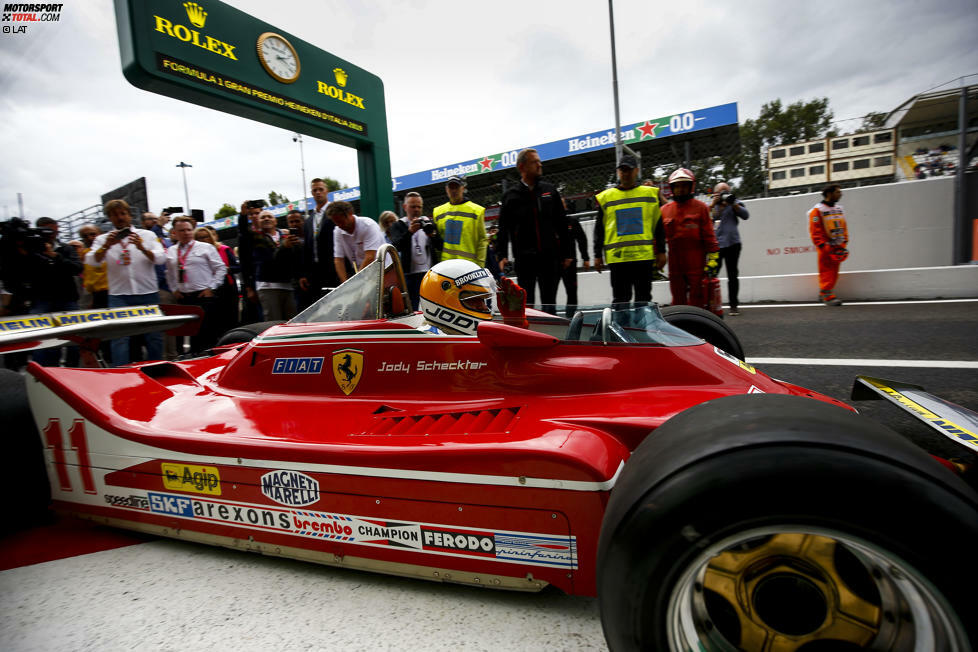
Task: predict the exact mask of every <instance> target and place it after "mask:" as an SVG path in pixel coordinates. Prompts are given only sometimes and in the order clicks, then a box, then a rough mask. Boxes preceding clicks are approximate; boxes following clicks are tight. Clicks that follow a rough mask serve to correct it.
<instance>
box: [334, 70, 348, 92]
mask: <svg viewBox="0 0 978 652" xmlns="http://www.w3.org/2000/svg"><path fill="white" fill-rule="evenodd" d="M333 75H334V76H335V77H336V83H337V84H339V85H340V88H342V87H344V86H346V79H347V77H348V75H347V74H346V71H345V70H343V69H342V68H333Z"/></svg>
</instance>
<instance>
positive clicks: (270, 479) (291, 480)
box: [261, 471, 319, 507]
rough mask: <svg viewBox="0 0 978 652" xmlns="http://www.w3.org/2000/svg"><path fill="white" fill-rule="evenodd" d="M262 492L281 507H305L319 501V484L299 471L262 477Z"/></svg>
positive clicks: (279, 472) (276, 472) (274, 473)
mask: <svg viewBox="0 0 978 652" xmlns="http://www.w3.org/2000/svg"><path fill="white" fill-rule="evenodd" d="M261 492H262V493H263V494H265V496H266V497H268V498H271V499H272V500H274V501H275V502H277V503H279V504H281V505H291V506H292V507H305V506H306V505H312V504H313V503H315V502H317V501H318V500H319V482H317V481H316V479H315V478H310V477H309V476H308V475H306V474H305V473H299V472H298V471H271V472H269V473H266V474H265V475H263V476H262V477H261Z"/></svg>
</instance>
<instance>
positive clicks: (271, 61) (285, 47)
mask: <svg viewBox="0 0 978 652" xmlns="http://www.w3.org/2000/svg"><path fill="white" fill-rule="evenodd" d="M258 60H259V61H261V65H262V66H264V68H265V70H266V71H267V72H268V74H269V75H271V76H272V77H274V78H275V79H277V80H279V81H280V82H283V83H286V84H291V83H292V82H294V81H295V80H296V79H298V78H299V57H298V56H297V55H296V53H295V49H294V48H293V47H292V44H291V43H289V42H288V41H286V40H285V38H283V37H281V36H279V35H278V34H272V33H271V32H266V33H264V34H262V35H261V36H259V37H258Z"/></svg>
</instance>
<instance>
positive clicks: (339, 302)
mask: <svg viewBox="0 0 978 652" xmlns="http://www.w3.org/2000/svg"><path fill="white" fill-rule="evenodd" d="M379 266H380V261H379V260H375V261H374V262H372V263H370V264H369V265H367V266H366V267H364V268H363V269H361V270H360V271H359V272H357V273H356V274H355V275H353V276H352V277H351V278H349V279H347V280H346V282H344V283H343V284H342V285H340V286H339V287H338V288H336V289H335V290H332V291H331V292H330V293H329V294H327V295H326V296H324V297H323V298H322V299H320V300H319V301H317V302H316V303H314V304H312V305H311V306H309V307H308V308H306V309H305V310H303V311H302V312H300V313H299V314H298V315H296V316H295V317H293V318H292V319H291V321H290V323H295V324H302V323H314V322H320V323H321V322H334V321H361V320H364V319H376V318H377V315H378V303H379V301H380V296H381V294H380V283H381V277H380V273H379Z"/></svg>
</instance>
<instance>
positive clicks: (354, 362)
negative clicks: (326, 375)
mask: <svg viewBox="0 0 978 652" xmlns="http://www.w3.org/2000/svg"><path fill="white" fill-rule="evenodd" d="M361 376H363V351H360V350H358V349H340V350H339V351H334V352H333V378H335V379H336V384H337V385H339V387H340V389H341V390H342V391H343V393H344V394H346V395H347V396H349V395H350V394H351V393H352V392H353V390H355V389H356V388H357V385H359V384H360V377H361Z"/></svg>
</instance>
